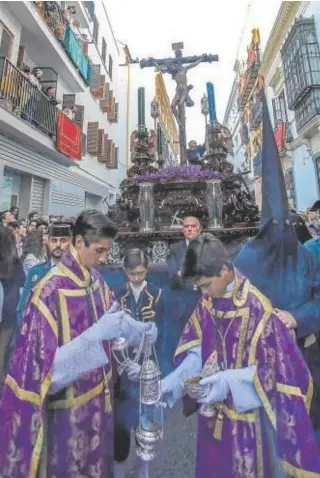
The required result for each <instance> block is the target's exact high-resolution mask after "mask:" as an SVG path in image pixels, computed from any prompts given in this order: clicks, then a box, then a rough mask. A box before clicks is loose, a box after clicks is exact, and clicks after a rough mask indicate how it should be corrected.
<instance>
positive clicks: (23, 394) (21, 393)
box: [5, 375, 41, 407]
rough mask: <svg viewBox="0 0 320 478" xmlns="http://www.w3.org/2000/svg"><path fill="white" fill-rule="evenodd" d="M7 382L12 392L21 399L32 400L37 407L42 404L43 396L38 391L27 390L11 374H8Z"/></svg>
mask: <svg viewBox="0 0 320 478" xmlns="http://www.w3.org/2000/svg"><path fill="white" fill-rule="evenodd" d="M5 383H6V384H7V385H8V387H9V388H11V390H12V392H13V393H14V394H15V396H16V397H17V398H19V400H23V401H25V402H30V403H32V404H33V405H35V406H36V407H39V406H40V404H41V398H40V395H39V394H38V393H35V392H30V391H29V390H25V389H23V388H21V387H20V386H19V385H18V384H17V382H16V380H15V379H14V378H13V377H11V375H7V376H6V379H5Z"/></svg>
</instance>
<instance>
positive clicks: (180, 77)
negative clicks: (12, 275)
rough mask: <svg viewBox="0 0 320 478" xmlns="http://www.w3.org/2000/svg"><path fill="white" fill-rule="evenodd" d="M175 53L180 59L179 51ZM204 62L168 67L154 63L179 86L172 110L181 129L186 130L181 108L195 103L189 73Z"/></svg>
mask: <svg viewBox="0 0 320 478" xmlns="http://www.w3.org/2000/svg"><path fill="white" fill-rule="evenodd" d="M179 52H180V53H181V50H179ZM175 53H176V56H177V57H178V58H179V56H178V51H176V52H175ZM181 56H182V53H181ZM202 61H203V58H202V57H201V58H199V59H198V60H197V61H195V62H193V63H191V64H189V65H187V66H184V65H183V64H182V63H177V62H172V63H168V64H166V65H161V66H160V65H158V63H157V62H154V64H155V66H156V67H157V68H158V70H159V71H160V72H161V73H169V74H171V75H172V79H173V80H174V81H175V82H176V84H177V87H176V93H175V95H174V98H173V100H172V103H171V109H172V112H173V114H174V116H175V118H176V120H177V122H178V125H179V126H180V128H183V129H184V118H180V113H179V106H183V105H186V106H188V107H189V108H190V107H192V106H194V102H193V100H192V99H191V98H190V95H189V91H190V90H192V88H193V86H192V85H188V80H187V72H188V71H189V70H190V69H191V68H195V67H196V66H198V65H200V63H201V62H202Z"/></svg>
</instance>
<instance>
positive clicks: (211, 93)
mask: <svg viewBox="0 0 320 478" xmlns="http://www.w3.org/2000/svg"><path fill="white" fill-rule="evenodd" d="M207 95H208V102H209V118H210V121H216V119H217V113H216V102H215V98H214V86H213V83H211V82H210V81H208V83H207Z"/></svg>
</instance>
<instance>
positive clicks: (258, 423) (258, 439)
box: [254, 409, 264, 478]
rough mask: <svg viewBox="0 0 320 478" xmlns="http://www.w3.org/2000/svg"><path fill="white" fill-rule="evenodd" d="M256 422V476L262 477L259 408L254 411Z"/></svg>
mask: <svg viewBox="0 0 320 478" xmlns="http://www.w3.org/2000/svg"><path fill="white" fill-rule="evenodd" d="M254 414H255V422H256V446H257V472H258V474H257V478H264V474H263V468H264V465H263V445H262V431H261V419H260V410H259V409H257V410H255V412H254Z"/></svg>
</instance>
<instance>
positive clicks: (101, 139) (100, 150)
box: [97, 129, 104, 161]
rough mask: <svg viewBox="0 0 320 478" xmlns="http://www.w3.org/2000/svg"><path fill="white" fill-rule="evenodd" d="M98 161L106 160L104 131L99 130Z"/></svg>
mask: <svg viewBox="0 0 320 478" xmlns="http://www.w3.org/2000/svg"><path fill="white" fill-rule="evenodd" d="M97 156H98V160H99V161H101V160H102V161H103V158H104V130H103V129H98V154H97Z"/></svg>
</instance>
